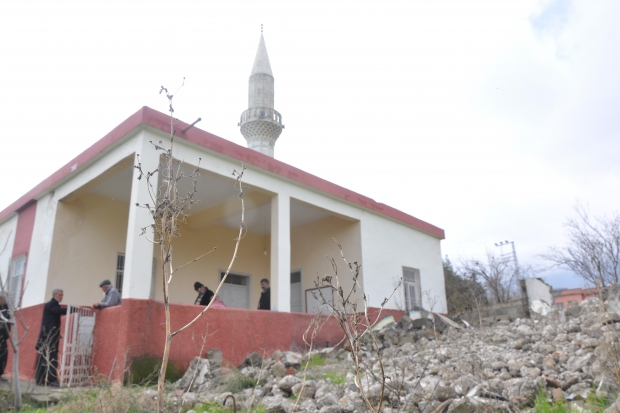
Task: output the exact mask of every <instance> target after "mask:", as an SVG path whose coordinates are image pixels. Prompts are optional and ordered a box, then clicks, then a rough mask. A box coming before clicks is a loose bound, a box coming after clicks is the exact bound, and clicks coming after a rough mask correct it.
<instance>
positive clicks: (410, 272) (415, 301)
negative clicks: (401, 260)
mask: <svg viewBox="0 0 620 413" xmlns="http://www.w3.org/2000/svg"><path fill="white" fill-rule="evenodd" d="M403 288H404V290H405V306H406V309H407V311H411V310H414V309H416V308H419V307H421V306H420V301H421V296H420V270H416V269H414V268H407V267H403Z"/></svg>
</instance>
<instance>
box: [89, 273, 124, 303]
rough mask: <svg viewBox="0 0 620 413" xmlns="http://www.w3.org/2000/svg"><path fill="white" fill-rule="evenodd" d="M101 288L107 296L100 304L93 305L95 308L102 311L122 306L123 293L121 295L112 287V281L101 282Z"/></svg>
mask: <svg viewBox="0 0 620 413" xmlns="http://www.w3.org/2000/svg"><path fill="white" fill-rule="evenodd" d="M99 287H101V289H102V290H103V292H104V293H105V296H104V297H103V300H101V302H100V303H95V304H93V308H95V309H102V308H106V307H114V306H117V305H121V293H119V292H118V290H117V289H116V288H114V287H113V286H112V283H111V282H110V280H103V281H101V283H100V284H99Z"/></svg>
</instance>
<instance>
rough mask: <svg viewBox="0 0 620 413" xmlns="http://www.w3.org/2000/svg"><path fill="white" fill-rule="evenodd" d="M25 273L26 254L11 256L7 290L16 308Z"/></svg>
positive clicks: (18, 304) (19, 301)
mask: <svg viewBox="0 0 620 413" xmlns="http://www.w3.org/2000/svg"><path fill="white" fill-rule="evenodd" d="M25 274H26V254H22V255H18V256H17V257H14V258H11V264H10V266H9V280H8V290H9V294H11V300H12V301H13V305H14V306H15V307H17V308H19V307H20V306H21V296H22V289H23V283H24V275H25Z"/></svg>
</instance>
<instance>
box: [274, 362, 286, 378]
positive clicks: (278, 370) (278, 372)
mask: <svg viewBox="0 0 620 413" xmlns="http://www.w3.org/2000/svg"><path fill="white" fill-rule="evenodd" d="M271 374H273V375H274V376H276V377H277V378H282V377H284V376H285V375H286V367H284V364H283V363H281V362H279V361H277V362H275V363H273V365H272V366H271Z"/></svg>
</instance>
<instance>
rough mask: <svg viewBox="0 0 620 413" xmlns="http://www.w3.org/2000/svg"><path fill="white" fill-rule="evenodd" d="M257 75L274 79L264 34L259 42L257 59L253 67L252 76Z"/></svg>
mask: <svg viewBox="0 0 620 413" xmlns="http://www.w3.org/2000/svg"><path fill="white" fill-rule="evenodd" d="M257 73H264V74H267V75H269V76H272V77H273V73H272V72H271V65H270V64H269V55H268V54H267V47H266V46H265V38H264V37H263V34H262V33H261V35H260V41H259V42H258V50H257V51H256V58H255V59H254V66H253V67H252V73H251V74H250V76H252V75H255V74H257Z"/></svg>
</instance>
